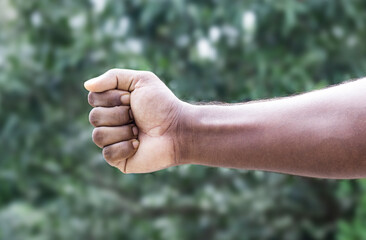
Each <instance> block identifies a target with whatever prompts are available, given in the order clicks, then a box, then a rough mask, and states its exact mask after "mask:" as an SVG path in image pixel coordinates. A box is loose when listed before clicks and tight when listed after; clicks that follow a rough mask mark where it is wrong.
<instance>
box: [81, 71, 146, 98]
mask: <svg viewBox="0 0 366 240" xmlns="http://www.w3.org/2000/svg"><path fill="white" fill-rule="evenodd" d="M138 72H139V71H135V70H129V69H111V70H108V71H107V72H105V73H104V74H102V75H100V76H98V77H95V78H92V79H90V80H88V81H86V82H85V83H84V87H85V88H86V89H87V90H88V91H90V92H104V91H107V90H111V89H120V90H125V91H131V90H132V89H130V88H131V85H132V83H133V81H134V80H135V79H136V76H137V73H138Z"/></svg>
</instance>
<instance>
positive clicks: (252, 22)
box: [242, 11, 256, 32]
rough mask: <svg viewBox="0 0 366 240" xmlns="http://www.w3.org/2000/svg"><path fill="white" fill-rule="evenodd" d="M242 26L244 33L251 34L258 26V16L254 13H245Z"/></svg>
mask: <svg viewBox="0 0 366 240" xmlns="http://www.w3.org/2000/svg"><path fill="white" fill-rule="evenodd" d="M242 25H243V29H244V31H247V32H251V31H253V30H254V29H255V26H256V16H255V14H254V12H252V11H245V12H244V13H243V16H242Z"/></svg>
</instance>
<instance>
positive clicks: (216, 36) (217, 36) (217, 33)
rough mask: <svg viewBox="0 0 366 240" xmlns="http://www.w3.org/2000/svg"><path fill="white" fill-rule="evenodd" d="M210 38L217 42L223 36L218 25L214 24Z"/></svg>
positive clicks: (210, 31)
mask: <svg viewBox="0 0 366 240" xmlns="http://www.w3.org/2000/svg"><path fill="white" fill-rule="evenodd" d="M209 36H210V40H211V41H212V42H217V41H218V40H219V39H220V37H221V30H220V28H219V27H217V26H212V27H211V28H210V30H209Z"/></svg>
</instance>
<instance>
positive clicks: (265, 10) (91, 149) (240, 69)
mask: <svg viewBox="0 0 366 240" xmlns="http://www.w3.org/2000/svg"><path fill="white" fill-rule="evenodd" d="M365 10H366V2H365V1H362V0H352V1H348V0H344V1H341V0H308V1H295V0H281V1H275V0H248V1H221V0H210V1H203V0H201V1H193V0H190V1H188V0H155V1H153V0H151V1H147V0H125V1H117V0H115V1H107V0H103V1H102V0H93V1H86V0H81V1H72V0H63V1H46V0H38V1H21V0H13V1H11V0H2V1H1V2H0V30H1V31H0V143H1V144H0V239H7V240H8V239H169V240H170V239H178V240H179V239H282V240H286V239H339V240H350V239H366V230H365V229H366V228H365V226H366V224H365V223H366V185H365V184H366V182H365V181H364V180H349V181H345V180H344V181H335V180H320V179H309V178H301V177H294V176H286V175H281V174H274V173H263V172H247V171H240V170H230V169H215V168H208V167H202V166H181V167H175V168H170V169H168V170H164V171H159V172H156V173H152V174H142V175H134V174H132V175H123V174H121V173H120V172H119V171H118V170H117V169H114V168H112V167H110V166H109V165H107V164H106V163H105V162H104V160H103V159H102V156H101V153H100V150H99V149H98V148H97V147H95V146H94V145H93V144H92V142H91V137H90V136H91V127H90V126H89V124H88V120H87V119H88V112H89V110H90V107H89V106H88V104H87V101H86V96H87V92H86V91H85V90H84V89H83V86H82V84H83V81H84V80H86V79H88V78H90V77H94V76H96V75H99V74H101V73H103V72H104V71H106V70H108V69H109V68H113V67H119V68H133V69H144V70H151V71H153V72H155V73H156V74H157V75H158V76H160V77H161V78H162V79H163V80H164V81H165V83H166V84H167V85H168V86H169V87H170V88H171V89H172V90H173V91H174V93H175V94H177V96H178V97H180V98H182V99H185V100H187V101H212V100H216V101H227V102H239V101H247V100H252V99H260V98H269V97H277V96H284V95H289V94H295V93H299V92H303V91H309V90H313V89H318V88H321V87H325V86H327V85H329V84H335V83H339V82H341V81H344V80H348V79H351V78H358V77H361V76H364V75H365V72H366V45H365V44H364V43H365V42H366V26H365V24H366V14H364V13H365Z"/></svg>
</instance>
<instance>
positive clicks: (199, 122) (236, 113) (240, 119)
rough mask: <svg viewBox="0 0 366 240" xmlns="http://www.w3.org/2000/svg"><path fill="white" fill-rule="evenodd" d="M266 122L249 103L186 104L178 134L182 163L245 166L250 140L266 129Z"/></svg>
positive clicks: (179, 156)
mask: <svg viewBox="0 0 366 240" xmlns="http://www.w3.org/2000/svg"><path fill="white" fill-rule="evenodd" d="M262 120H263V119H260V118H258V115H257V114H253V109H252V108H251V107H250V106H249V107H248V106H246V105H245V104H233V105H192V104H187V103H184V107H183V111H182V114H181V116H180V121H179V124H178V134H177V143H178V147H177V150H178V152H177V155H178V158H177V159H178V161H179V164H199V165H209V166H221V167H238V166H237V165H238V164H239V163H240V164H241V165H243V162H242V161H244V160H245V159H246V158H247V156H246V155H247V154H246V153H247V152H248V151H247V150H248V149H247V148H249V147H250V148H251V147H252V145H251V140H250V139H251V138H255V139H256V138H258V136H259V135H258V134H260V132H262V130H263V121H262Z"/></svg>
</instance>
